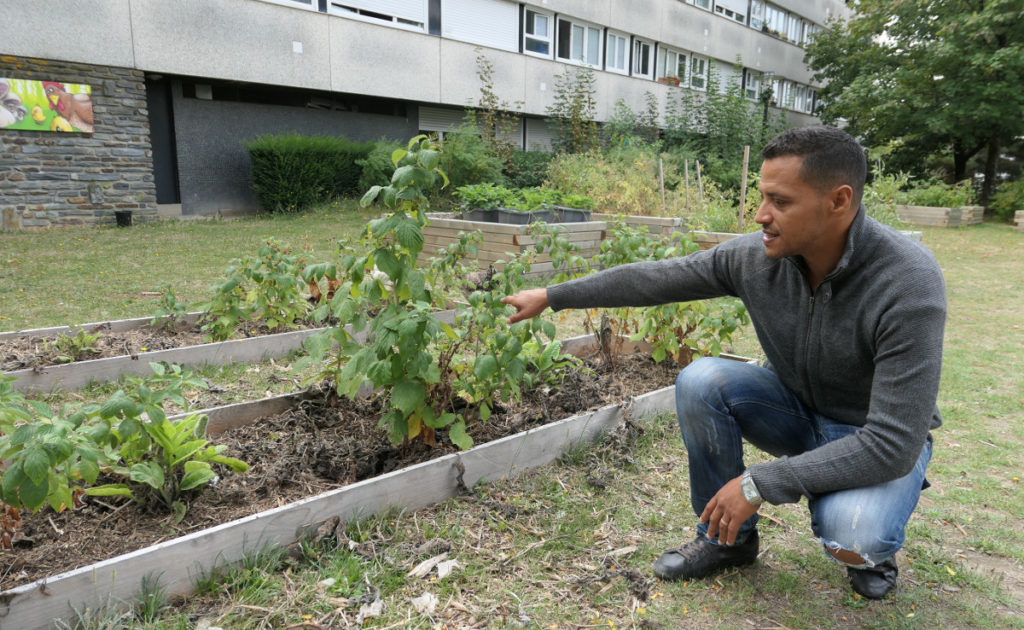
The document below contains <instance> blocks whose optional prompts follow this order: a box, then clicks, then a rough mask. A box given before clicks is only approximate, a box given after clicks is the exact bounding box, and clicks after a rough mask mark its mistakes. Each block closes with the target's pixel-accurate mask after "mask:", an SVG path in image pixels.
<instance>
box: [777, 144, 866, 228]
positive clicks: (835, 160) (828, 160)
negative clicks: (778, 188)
mask: <svg viewBox="0 0 1024 630" xmlns="http://www.w3.org/2000/svg"><path fill="white" fill-rule="evenodd" d="M761 155H762V157H764V159H766V160H770V159H773V158H778V157H785V156H788V155H793V156H797V157H802V158H803V160H804V161H803V165H802V166H801V167H800V178H801V179H802V180H803V181H805V182H807V183H808V184H810V185H811V186H814V187H815V188H817V189H818V190H820V191H822V192H824V191H826V190H831V189H833V188H835V187H836V186H841V185H843V184H847V185H849V186H850V188H852V189H853V204H854V208H856V207H857V205H859V204H860V200H861V197H863V195H864V181H865V180H866V178H867V172H868V163H867V159H866V158H865V157H864V149H863V148H861V146H860V143H858V142H857V141H856V140H855V139H854V138H853V136H851V135H850V134H848V133H846V132H845V131H843V130H842V129H836V128H835V127H825V126H818V127H794V128H793V129H790V130H788V131H785V132H783V133H781V134H779V135H778V136H776V137H775V138H773V139H772V140H771V141H770V142H768V144H766V145H765V147H764V149H763V150H762V151H761Z"/></svg>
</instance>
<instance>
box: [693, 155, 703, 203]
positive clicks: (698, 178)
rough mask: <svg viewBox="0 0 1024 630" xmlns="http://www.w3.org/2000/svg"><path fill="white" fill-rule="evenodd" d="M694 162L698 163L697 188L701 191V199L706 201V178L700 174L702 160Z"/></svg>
mask: <svg viewBox="0 0 1024 630" xmlns="http://www.w3.org/2000/svg"><path fill="white" fill-rule="evenodd" d="M693 162H694V163H695V164H696V165H697V189H698V190H699V191H700V200H701V201H704V180H703V179H701V176H700V160H694V161H693Z"/></svg>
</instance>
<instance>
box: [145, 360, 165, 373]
mask: <svg viewBox="0 0 1024 630" xmlns="http://www.w3.org/2000/svg"><path fill="white" fill-rule="evenodd" d="M149 369H151V370H153V374H156V375H157V376H163V375H164V374H166V373H167V369H166V368H165V367H164V365H163V364H162V363H157V362H156V361H150V362H149Z"/></svg>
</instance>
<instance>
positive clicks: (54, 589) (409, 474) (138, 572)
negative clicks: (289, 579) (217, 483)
mask: <svg viewBox="0 0 1024 630" xmlns="http://www.w3.org/2000/svg"><path fill="white" fill-rule="evenodd" d="M563 345H565V346H568V348H572V349H574V350H576V351H577V352H582V351H586V350H587V349H591V350H592V349H594V348H595V347H596V346H595V342H594V340H593V336H590V335H588V336H586V337H581V338H574V339H571V340H566V341H565V342H563ZM628 348H629V349H640V347H639V346H628ZM276 398H278V399H280V398H283V397H276ZM674 398H675V392H674V388H673V387H671V386H670V387H665V388H662V389H658V390H655V391H653V392H649V393H647V394H643V395H641V396H638V397H636V398H634V399H633V400H632V401H631V403H630V404H629V405H628V412H629V414H630V415H631V416H632V417H635V418H639V417H644V416H648V415H652V414H656V413H660V412H669V411H671V410H672V409H673V406H674ZM263 402H264V401H258V402H257V404H260V403H263ZM272 404H279V403H272ZM232 407H235V411H236V412H237V411H238V408H239V406H238V405H233V406H232ZM624 413H625V412H624V411H623V407H622V406H621V405H610V406H607V407H603V408H601V409H598V410H596V411H592V412H588V413H584V414H580V415H577V416H573V417H570V418H566V419H564V420H560V421H557V422H554V423H551V424H547V425H544V426H542V427H537V428H533V429H529V430H527V431H524V432H522V433H518V434H516V435H513V436H509V437H506V438H502V439H500V440H496V441H494V442H489V443H487V444H482V445H480V446H477V447H474V448H472V449H470V450H468V451H465V452H462V453H452V454H449V455H446V456H443V457H440V458H438V459H435V460H431V461H429V462H424V463H422V464H416V465H414V466H410V467H407V468H403V469H401V470H397V471H393V472H391V473H387V474H384V475H381V476H379V477H375V478H373V479H368V480H365V481H361V482H357V483H354V484H351V485H348V486H345V487H344V488H339V489H337V490H332V491H329V492H325V493H322V494H318V495H316V496H313V497H308V498H306V499H301V500H299V501H296V502H293V503H290V504H288V505H285V506H282V507H279V508H274V509H271V510H267V511H264V512H260V513H258V514H254V515H251V516H248V517H245V518H241V519H238V520H235V521H232V522H230V523H224V524H222V525H218V526H216V527H212V528H209V529H206V530H202V531H199V532H195V533H193V534H189V535H187V536H182V537H180V538H176V539H173V540H169V541H165V542H162V543H158V544H156V545H152V546H150V547H146V548H144V549H140V550H137V551H134V552H131V553H127V554H123V555H121V556H117V557H115V558H110V559H108V560H104V561H102V562H98V563H96V564H92V565H89V566H86V567H81V568H79V569H75V570H72V571H68V572H65V573H61V574H59V575H55V576H51V577H48V578H43V579H41V580H38V581H36V582H33V583H31V584H26V585H22V586H19V587H16V588H13V589H9V590H7V591H4V592H2V593H0V630H43V629H46V628H50V627H51V624H53V622H54V621H55V620H56V619H61V618H63V619H69V618H71V617H72V616H73V614H74V611H75V610H82V609H84V608H93V609H96V608H97V607H102V606H104V605H105V604H107V603H109V602H111V601H115V602H117V601H121V602H127V601H131V600H132V599H134V597H135V596H136V593H137V592H138V590H139V586H140V584H141V581H142V578H143V577H146V576H155V577H158V578H159V579H160V585H161V587H162V588H163V589H164V591H165V593H167V595H169V596H176V595H186V594H188V593H191V592H192V591H193V590H194V588H195V581H196V579H197V578H198V577H199V576H201V575H203V574H204V573H206V572H208V571H210V570H211V569H213V568H215V567H218V566H223V565H226V564H231V563H233V562H237V561H238V560H239V559H241V558H242V557H243V556H244V555H245V554H246V553H247V552H251V551H253V550H256V549H259V548H261V547H263V546H264V545H268V544H276V545H288V544H291V543H292V542H295V541H296V540H298V538H299V537H300V536H301V534H302V532H303V531H306V530H308V528H310V527H311V526H314V525H316V524H317V523H320V522H323V521H325V520H328V519H331V518H334V517H338V518H340V519H341V520H343V521H344V520H350V519H354V518H360V517H365V516H369V515H371V514H374V513H378V512H381V511H383V510H386V509H389V508H392V507H402V508H404V509H419V508H422V507H425V506H428V505H431V504H433V503H437V502H439V501H442V500H445V499H448V498H451V497H453V496H456V494H457V493H458V492H459V490H460V486H459V481H460V478H461V481H462V482H463V484H464V485H465V486H467V487H471V486H473V485H475V484H477V483H479V482H482V481H486V480H495V479H501V478H505V477H512V476H516V475H518V474H520V473H522V472H524V471H526V470H529V469H531V468H535V467H538V466H544V465H547V464H550V463H552V462H553V461H554V460H555V459H556V458H557V457H558V456H559V455H560V454H561V453H564V452H565V451H566V450H568V449H571V448H574V447H576V446H578V445H580V444H586V443H589V442H592V441H594V440H595V439H597V438H598V437H599V436H600V435H602V434H604V433H606V432H608V431H610V430H611V429H613V428H615V427H616V426H617V425H618V424H620V423H621V422H622V420H623V417H624Z"/></svg>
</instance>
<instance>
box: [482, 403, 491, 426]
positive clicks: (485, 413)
mask: <svg viewBox="0 0 1024 630" xmlns="http://www.w3.org/2000/svg"><path fill="white" fill-rule="evenodd" d="M490 417H491V406H490V405H488V404H487V401H486V400H484V401H481V402H480V419H481V420H483V421H484V422H487V419H488V418H490Z"/></svg>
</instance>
